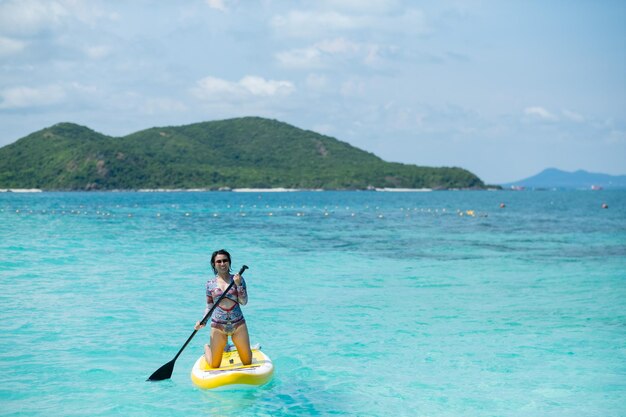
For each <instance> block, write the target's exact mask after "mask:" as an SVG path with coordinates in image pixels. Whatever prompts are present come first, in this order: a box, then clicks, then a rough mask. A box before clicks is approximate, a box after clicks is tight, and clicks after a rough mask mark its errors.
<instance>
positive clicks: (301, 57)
mask: <svg viewBox="0 0 626 417" xmlns="http://www.w3.org/2000/svg"><path fill="white" fill-rule="evenodd" d="M276 59H277V60H278V62H279V63H280V64H281V65H283V66H285V67H288V68H318V67H322V66H323V65H322V53H321V52H320V50H318V49H317V48H315V47H311V48H302V49H292V50H290V51H283V52H279V53H277V54H276Z"/></svg>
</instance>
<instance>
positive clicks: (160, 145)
mask: <svg viewBox="0 0 626 417" xmlns="http://www.w3.org/2000/svg"><path fill="white" fill-rule="evenodd" d="M221 187H230V188H244V187H250V188H271V187H285V188H323V189H366V188H368V187H391V188H483V187H484V184H483V182H482V181H481V180H480V179H479V178H478V177H477V176H475V175H474V174H472V173H471V172H469V171H467V170H464V169H461V168H431V167H418V166H415V165H406V164H399V163H390V162H385V161H383V160H382V159H380V158H379V157H377V156H375V155H373V154H371V153H369V152H365V151H363V150H361V149H358V148H355V147H353V146H351V145H349V144H347V143H345V142H341V141H339V140H337V139H334V138H331V137H328V136H324V135H320V134H318V133H315V132H312V131H307V130H302V129H298V128H296V127H294V126H290V125H288V124H286V123H282V122H279V121H275V120H268V119H263V118H258V117H244V118H238V119H230V120H221V121H214V122H204V123H197V124H192V125H186V126H178V127H155V128H151V129H147V130H143V131H140V132H136V133H133V134H130V135H128V136H124V137H110V136H106V135H103V134H100V133H98V132H95V131H93V130H91V129H89V128H86V127H84V126H79V125H75V124H71V123H60V124H56V125H54V126H51V127H49V128H46V129H43V130H41V131H38V132H35V133H32V134H30V135H28V136H26V137H24V138H22V139H20V140H18V141H16V142H15V143H12V144H10V145H7V146H5V147H3V148H0V188H40V189H46V190H113V189H118V190H132V189H145V188H153V189H156V188H163V189H184V188H206V189H219V188H221Z"/></svg>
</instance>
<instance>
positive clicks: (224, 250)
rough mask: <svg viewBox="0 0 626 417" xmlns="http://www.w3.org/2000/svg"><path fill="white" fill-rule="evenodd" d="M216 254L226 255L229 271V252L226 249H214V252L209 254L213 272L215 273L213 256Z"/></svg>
mask: <svg viewBox="0 0 626 417" xmlns="http://www.w3.org/2000/svg"><path fill="white" fill-rule="evenodd" d="M217 255H226V257H227V258H228V271H229V272H230V265H231V260H230V253H228V252H227V251H226V249H220V250H216V251H215V252H213V255H211V268H213V272H215V273H216V274H217V269H215V257H216V256H217Z"/></svg>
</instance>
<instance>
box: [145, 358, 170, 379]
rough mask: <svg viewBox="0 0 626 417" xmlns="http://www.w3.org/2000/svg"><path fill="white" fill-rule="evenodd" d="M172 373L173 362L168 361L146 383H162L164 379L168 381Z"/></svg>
mask: <svg viewBox="0 0 626 417" xmlns="http://www.w3.org/2000/svg"><path fill="white" fill-rule="evenodd" d="M172 372H174V361H173V360H172V361H169V362H168V363H166V364H165V365H163V366H162V367H160V368H159V369H157V370H156V371H155V372H154V373H153V374H152V375H150V378H148V379H147V380H148V381H163V380H164V379H170V378H171V377H172Z"/></svg>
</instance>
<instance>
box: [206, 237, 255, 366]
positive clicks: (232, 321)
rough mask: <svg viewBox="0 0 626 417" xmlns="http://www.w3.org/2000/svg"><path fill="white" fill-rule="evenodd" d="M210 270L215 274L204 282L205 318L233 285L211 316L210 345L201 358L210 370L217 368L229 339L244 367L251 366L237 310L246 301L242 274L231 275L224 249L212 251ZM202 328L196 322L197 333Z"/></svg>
mask: <svg viewBox="0 0 626 417" xmlns="http://www.w3.org/2000/svg"><path fill="white" fill-rule="evenodd" d="M211 267H212V268H213V272H215V274H216V275H215V277H214V278H210V279H209V280H208V281H207V283H206V303H207V306H206V310H204V314H205V315H206V314H207V313H208V312H209V310H210V309H211V308H212V307H213V304H214V300H217V299H218V298H219V297H220V296H221V295H222V294H223V293H224V290H225V289H226V288H227V287H228V286H229V285H230V283H231V282H232V281H233V280H234V281H235V285H234V286H232V287H231V289H230V290H229V291H228V293H227V294H226V296H225V297H224V298H223V299H222V301H220V303H219V304H218V305H217V306H216V307H215V310H214V311H213V314H212V315H211V342H210V345H204V357H205V359H206V361H207V363H208V364H210V365H211V367H213V368H219V366H220V364H221V362H222V353H223V352H224V347H226V343H227V342H228V336H230V337H231V339H232V340H233V343H234V344H235V347H236V348H237V351H238V352H239V357H240V358H241V362H242V363H243V364H244V365H250V363H252V351H251V350H250V336H249V335H248V327H247V326H246V319H244V317H243V313H242V311H241V307H240V305H246V303H247V302H248V292H247V291H246V282H245V281H244V279H243V277H242V276H241V275H239V274H235V275H231V274H230V254H229V253H228V252H227V251H225V250H224V249H220V250H217V251H215V252H213V255H211ZM204 326H205V325H204V324H202V323H201V322H197V323H196V325H195V327H194V329H195V330H199V329H201V328H203V327H204Z"/></svg>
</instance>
